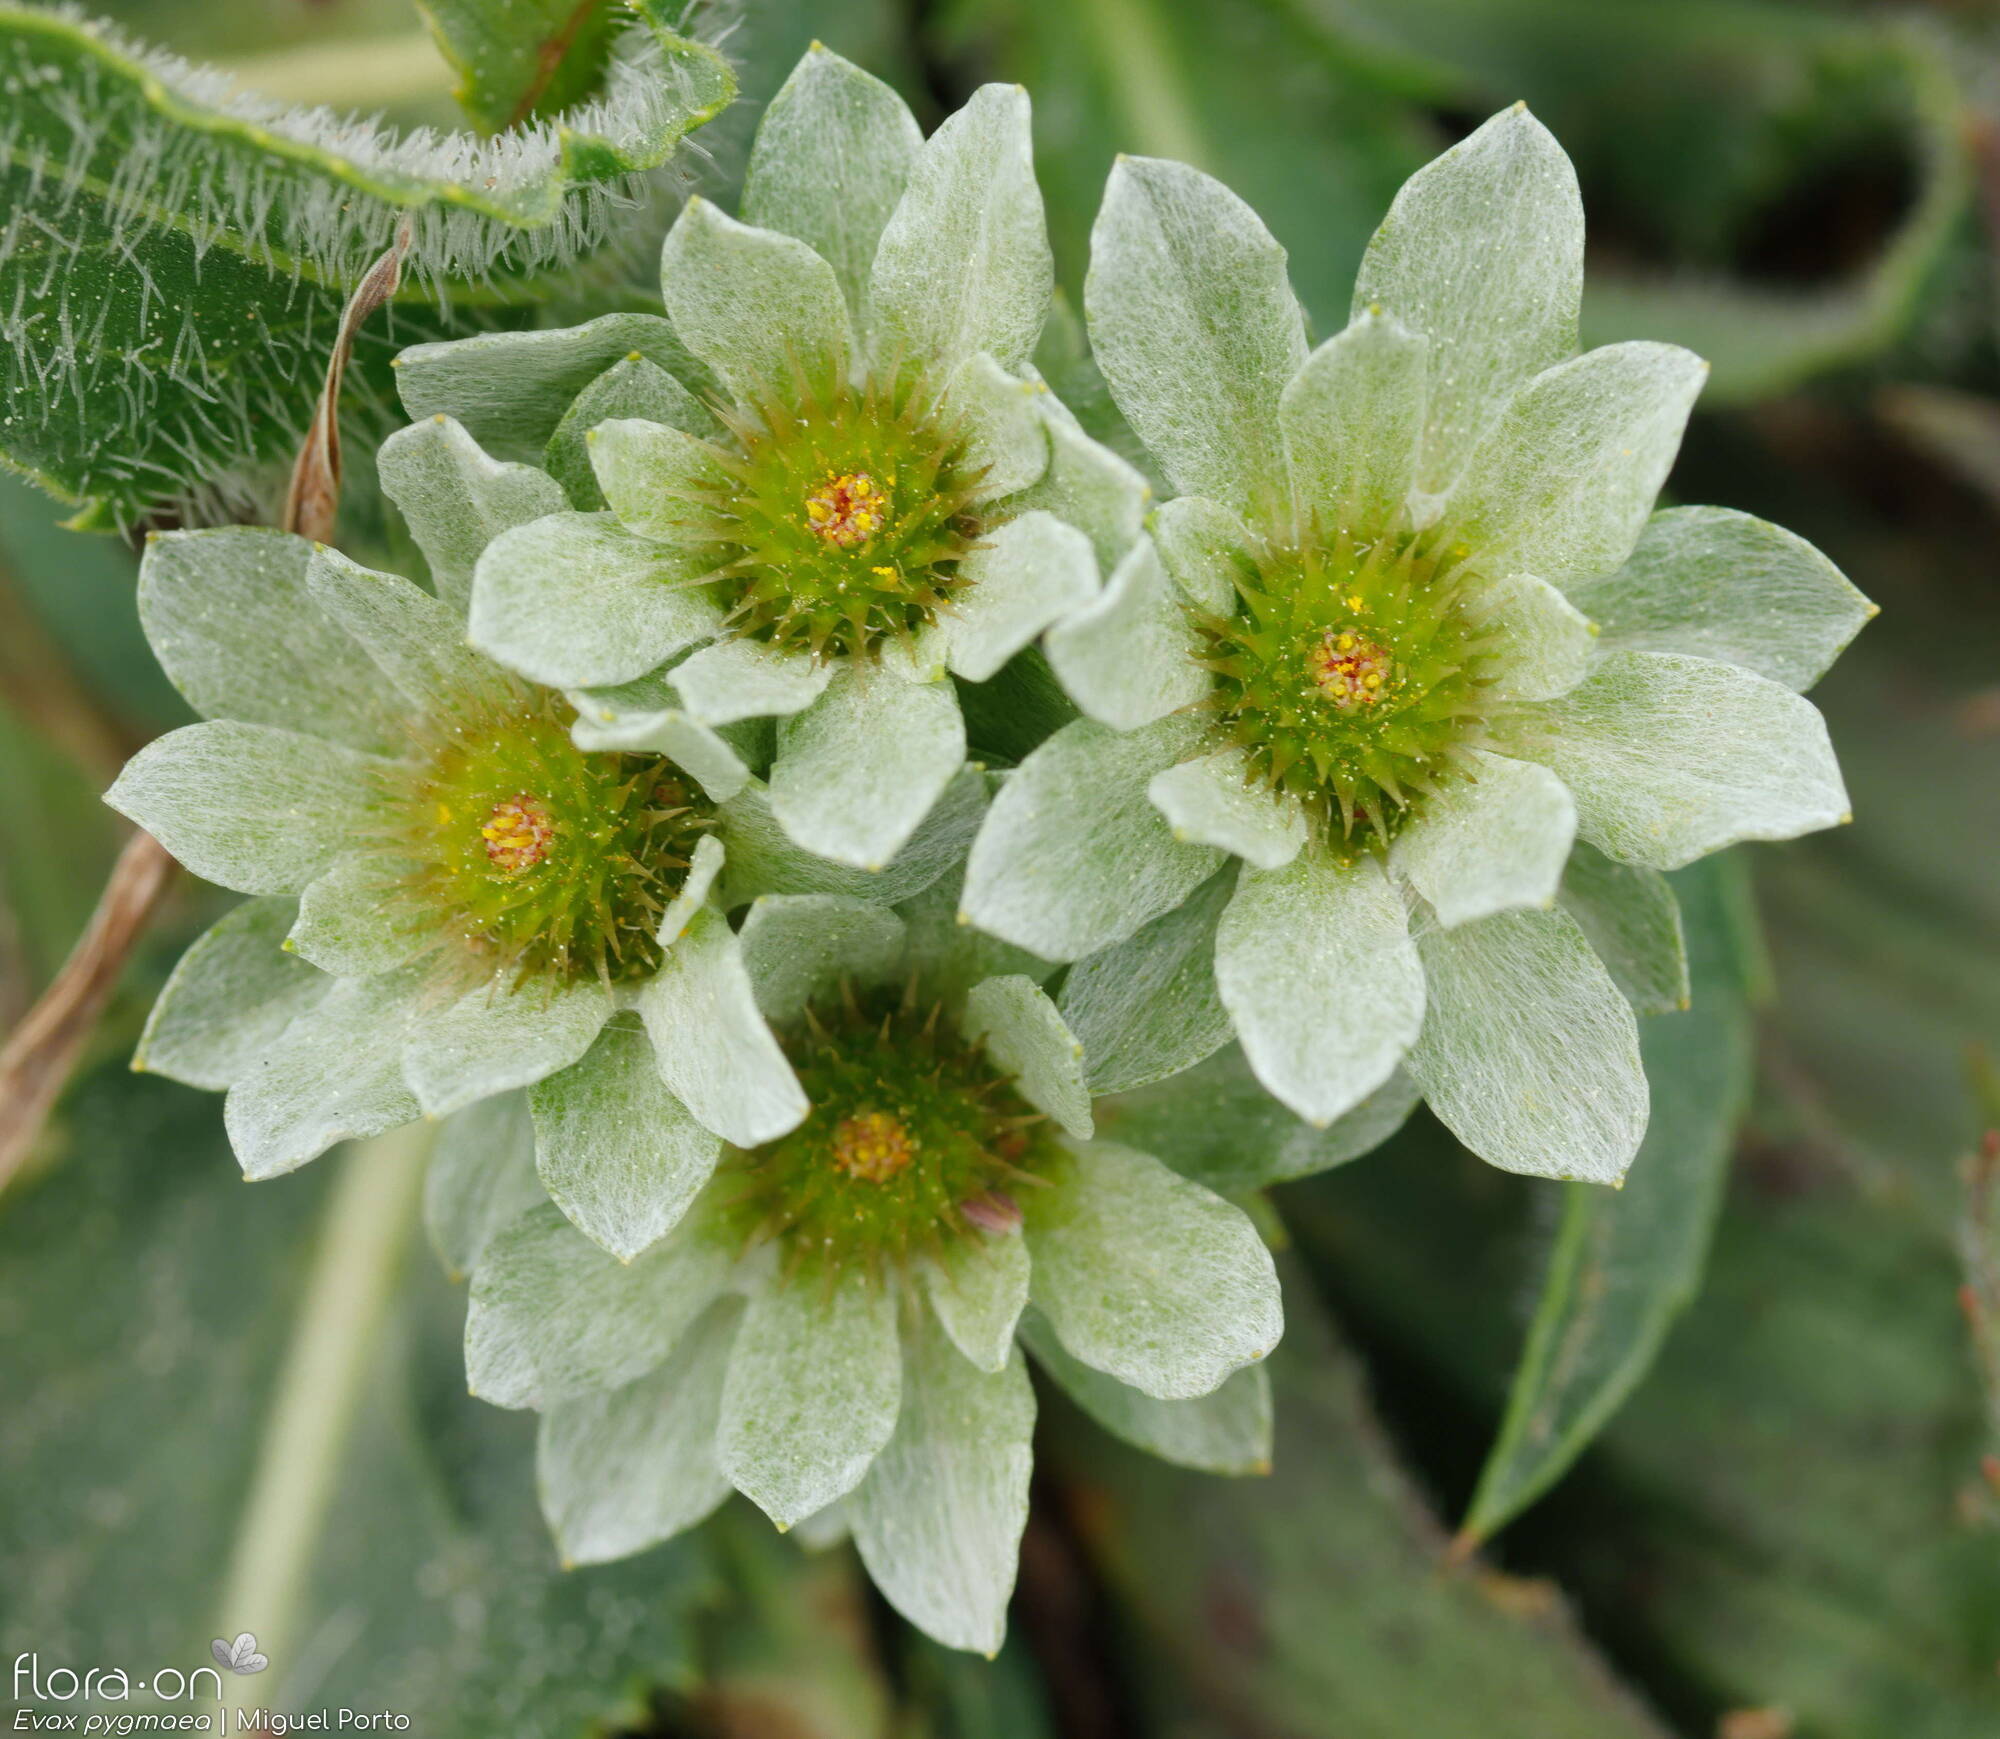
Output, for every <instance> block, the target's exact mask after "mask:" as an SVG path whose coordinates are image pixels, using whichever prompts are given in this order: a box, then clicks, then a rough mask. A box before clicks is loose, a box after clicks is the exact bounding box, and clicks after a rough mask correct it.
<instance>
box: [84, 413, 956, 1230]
mask: <svg viewBox="0 0 2000 1739" xmlns="http://www.w3.org/2000/svg"><path fill="white" fill-rule="evenodd" d="M381 471H382V476H383V478H384V481H385V484H386V485H387V486H388V488H389V489H390V491H391V492H392V493H393V494H394V495H395V497H396V499H397V501H398V502H399V504H400V506H401V507H402V509H403V511H404V513H405V515H406V517H407V518H408V520H409V522H410V524H411V526H412V528H413V530H414V531H415V532H416V534H417V536H418V538H419V540H420V542H422V543H423V544H424V546H425V547H426V548H427V549H429V550H431V551H432V552H433V556H434V575H435V577H436V579H437V582H438V584H439V586H440V589H441V590H442V591H443V592H444V594H445V596H444V597H443V598H440V597H436V596H433V595H432V594H430V593H427V592H425V591H423V590H421V589H420V588H418V587H417V586H415V585H413V584H411V583H410V582H409V581H407V580H404V579H400V578H398V577H397V576H395V575H393V574H379V573H372V572H370V571H368V570H366V569H363V568H359V567H357V566H355V565H354V564H353V563H351V562H349V561H347V560H346V558H344V557H342V556H340V555H339V554H338V553H336V552H334V551H332V550H329V549H325V548H323V547H315V546H312V545H309V544H307V543H305V542H304V541H303V540H301V539H299V538H295V537H291V536H288V535H286V534H283V533H279V532H273V531H261V530H254V529H248V528H233V529H225V530H218V531H208V532H193V533H178V534H169V535H165V536H160V537H156V538H154V539H152V540H151V541H150V542H149V544H148V548H147V552H146V559H145V562H144V565H143V568H142V571H141V576H140V593H139V601H140V611H141V615H142V618H143V620H144V622H145V626H146V629H147V633H148V635H149V637H150V638H151V640H152V643H153V646H154V649H155V651H156V652H157V653H158V655H159V657H160V660H161V663H162V664H163V665H164V666H165V668H166V670H167V673H168V675H169V676H170V677H172V679H173V680H174V682H175V683H176V684H177V685H178V686H179V688H180V689H181V691H182V693H183V694H184V695H186V697H187V698H188V700H189V701H190V702H191V703H192V704H193V705H194V706H195V707H196V709H197V710H198V711H200V712H202V713H204V714H205V715H207V719H208V722H206V723H201V724H195V725H189V726H186V727H184V728H183V729H181V730H178V731H174V732H171V733H169V734H168V735H167V736H165V737H163V738H161V739H159V740H158V741H156V742H154V743H152V744H151V745H149V746H148V747H147V748H146V749H144V750H142V751H141V752H140V754H138V755H137V756H135V757H134V759H133V760H132V761H131V763H130V764H129V765H128V766H127V767H126V769H125V771H124V772H123V774H121V775H120V777H119V779H118V781H117V783H116V785H114V787H113V788H112V790H111V791H110V793H109V794H108V798H107V800H108V801H109V802H110V803H111V804H112V805H113V806H114V807H116V808H118V809H119V810H121V811H122V812H123V813H125V814H126V815H129V816H130V817H131V818H132V819H133V820H135V821H137V822H138V823H139V824H140V825H141V826H143V827H145V828H147V829H148V830H149V831H150V832H152V833H153V834H154V835H155V836H156V837H157V838H158V839H160V841H161V842H162V843H163V844H165V845H166V846H167V848H168V849H169V850H170V851H172V852H173V853H174V854H175V855H176V856H177V857H179V858H180V859H181V861H182V862H183V863H185V864H186V865H187V866H188V867H189V868H191V869H193V870H194V871H195V872H196V873H197V874H200V875H202V876H205V877H206V878H207V879H209V880H211V881H215V882H219V883H221V884H222V885H224V886H226V887H230V888H234V889H237V890H239V891H241V892H243V893H247V894H251V895H254V896H257V897H255V898H253V899H252V900H251V901H249V902H248V903H247V904H245V905H244V906H241V907H239V908H238V909H237V910H235V911H234V912H232V913H231V914H230V915H229V916H227V917H226V918H224V919H223V920H222V921H221V922H220V923H219V924H218V925H217V926H216V927H215V928H214V929H213V930H211V931H210V932H209V933H208V935H206V936H205V937H203V938H202V939H201V940H200V941H199V942H197V943H196V944H195V945H194V947H193V948H192V949H190V951H189V952H188V954H187V955H186V957H185V958H184V959H183V960H182V961H181V963H180V965H179V967H178V968H177V969H176V971H175V973H174V975H173V977H172V979H171V980H170V982H169V983H168V985H167V987H166V989H165V991H164V992H163V993H162V995H161V997H160V1000H159V1002H158V1004H157V1005H156V1007H155V1008H154V1010H153V1013H152V1017H151V1020H150V1022H149V1024H148V1026H147V1029H146V1034H145V1037H144V1039H143V1040H142V1042H141V1045H140V1048H139V1055H138V1059H137V1066H139V1067H142V1068H146V1069H150V1070H154V1071H157V1072H159V1073H162V1074H167V1075H171V1076H173V1077H174V1078H176V1079H179V1080H183V1081H187V1082H190V1083H191V1084H194V1085H197V1086H202V1087H208V1088H211V1089H221V1090H226V1091H227V1093H228V1100H227V1105H226V1121H227V1124H228V1128H229V1133H230V1138H231V1140H232V1142H233V1144H234V1146H235V1148H236V1152H237V1156H238V1158H239V1160H240V1161H241V1162H242V1165H243V1168H244V1171H245V1173H246V1175H248V1176H250V1177H253V1178H262V1177H270V1176H274V1175H276V1174H279V1173H282V1172H286V1171H290V1170H292V1169H294V1168H296V1167H297V1166H299V1165H302V1164H304V1163H305V1162H306V1161H308V1160H310V1159H312V1158H313V1157H314V1156H315V1155H317V1154H319V1153H320V1152H322V1151H324V1150H325V1149H326V1148H327V1147H328V1146H330V1145H331V1144H332V1143H334V1142H336V1141H339V1140H343V1139H346V1138H350V1137H356V1136H366V1135H373V1134H377V1133H379V1132H381V1131H383V1130H386V1129H389V1128H393V1127H394V1126H396V1125H397V1124H400V1123H403V1122H406V1121H409V1120H410V1119H413V1118H415V1117H417V1116H419V1115H428V1116H441V1115H444V1114H445V1113H447V1112H450V1111H453V1110H456V1109H458V1108H460V1107H462V1106H465V1105H469V1104H472V1103H474V1102H476V1101H478V1100H480V1099H483V1098H486V1097H489V1096H491V1095H493V1094H497V1093H501V1092H505V1091H507V1090H509V1089H512V1088H517V1087H523V1086H527V1085H530V1084H533V1083H535V1082H538V1081H541V1080H542V1079H543V1078H545V1077H547V1076H551V1075H560V1074H561V1073H562V1072H563V1071H565V1070H568V1069H570V1068H571V1066H572V1065H575V1064H577V1062H578V1061H579V1059H581V1058H584V1057H585V1056H586V1054H587V1053H588V1052H589V1051H590V1049H591V1046H592V1043H593V1041H594V1040H595V1039H596V1037H597V1035H598V1033H599V1032H600V1031H601V1030H602V1029H603V1028H604V1026H605V1025H606V1023H607V1022H609V1021H611V1020H613V1019H614V1018H615V1017H618V1016H619V1015H620V1014H621V1013H623V1012H624V1011H628V1010H629V1011H631V1013H632V1017H633V1018H637V1019H639V1020H641V1021H643V1022H644V1023H646V1025H647V1026H648V1027H650V1028H651V1029H652V1030H655V1031H658V1032H661V1033H663V1034H665V1035H670V1042H666V1043H663V1045H662V1048H661V1051H660V1054H659V1057H658V1075H657V1079H658V1081H659V1082H660V1083H661V1084H660V1085H659V1086H658V1090H657V1091H658V1098H659V1101H660V1104H659V1106H658V1107H656V1108H655V1109H656V1111H657V1115H656V1116H655V1118H654V1121H653V1123H652V1125H651V1126H650V1128H649V1131H648V1139H649V1140H650V1141H652V1142H653V1143H654V1144H655V1145H656V1146H657V1147H658V1148H659V1149H660V1150H661V1151H662V1152H671V1153H672V1154H673V1155H675V1156H676V1157H677V1158H678V1159H679V1160H680V1161H681V1162H683V1163H684V1164H685V1165H686V1166H687V1167H688V1168H691V1169H690V1174H689V1175H690V1177H691V1178H693V1175H694V1172H695V1171H696V1170H698V1169H699V1167H700V1166H701V1165H702V1164H703V1163H704V1161H705V1162H706V1163H707V1164H710V1165H712V1164H713V1162H714V1159H715V1156H716V1154H717V1153H718V1152H719V1150H720V1148H721V1144H722V1141H723V1140H724V1139H725V1138H728V1139H732V1140H736V1141H743V1142H754V1141H760V1140H764V1139H767V1138H769V1137H770V1136H771V1135H773V1134H775V1133H778V1132H780V1131H782V1130H783V1129H785V1128H788V1127H789V1126H790V1124H791V1123H793V1122H796V1121H797V1120H798V1118H799V1117H801V1116H803V1115H804V1113H805V1103H804V1100H803V1099H802V1097H801V1096H800V1093H799V1089H798V1086H797V1083H796V1082H795V1081H794V1080H793V1078H792V1075H791V1072H790V1070H789V1068H788V1067H787V1065H786V1063H785V1061H784V1058H783V1057H782V1056H781V1055H780V1054H779V1053H778V1052H777V1050H776V1049H775V1047H774V1046H773V1045H772V1043H771V1041H770V1038H769V1035H768V1034H767V1033H766V1032H765V1030H764V1028H763V1025H762V1023H761V1022H760V1021H759V1019H758V1017H757V1012H756V1008H755V1005H754V1003H753V1002H752V1001H751V997H750V991H749V988H748V984H747V981H746V980H745V978H744V976H743V972H742V968H741V965H740V962H739V961H738V959H737V954H736V947H735V939H734V936H733V935H732V933H731V932H730V931H729V929H728V926H727V924H726V923H724V922H723V921H722V920H721V918H720V917H719V915H718V914H719V910H720V909H721V908H722V907H724V906H726V905H731V904H740V903H742V902H743V901H745V900H747V899H749V898H751V897H753V896H754V895H755V894H757V893H758V892H760V891H763V890H765V889H770V888H776V889H795V890H822V889H832V890H851V889H852V888H853V886H854V885H855V884H856V883H857V882H859V881H862V880H864V879H865V880H866V881H867V882H868V885H869V886H870V888H871V890H876V891H880V892H882V893H884V894H885V895H886V896H887V897H891V898H894V897H898V896H899V895H907V894H908V893H910V892H913V891H915V890H916V889H918V888H920V887H923V886H925V885H927V884H928V882H929V881H930V880H931V879H933V878H934V877H935V876H937V875H938V874H940V873H941V872H942V871H943V870H944V869H945V868H946V867H948V866H949V865H950V864H951V863H953V862H954V861H956V860H957V859H958V858H959V857H960V856H962V854H963V851H964V846H965V841H966V838H967V837H968V835H969V831H970V828H971V826H972V825H973V823H974V821H975V819H976V816H977V813H978V809H979V806H980V804H981V802H982V801H983V794H982V792H981V790H980V788H979V784H978V780H977V778H976V776H975V775H972V774H970V773H968V774H967V775H966V777H965V780H964V781H963V782H962V783H961V786H960V790H959V794H958V796H957V797H956V798H953V799H949V800H947V801H946V802H945V803H943V804H941V805H939V806H938V808H937V809H936V810H935V811H934V813H933V817H932V825H931V826H930V828H929V829H928V830H927V831H926V832H925V833H923V834H921V835H920V836H919V837H918V838H917V839H915V840H914V841H913V842H912V843H911V845H910V847H909V849H908V850H906V851H905V852H904V853H903V854H902V855H901V856H900V857H899V858H898V859H897V860H896V862H894V863H893V864H891V865H890V866H889V867H888V869H887V870H886V871H884V872H883V873H882V874H881V875H879V876H875V877H872V878H861V877H859V876H857V875H856V874H855V873H854V872H851V871H843V870H841V869H839V868H838V867H837V866H834V865H830V864H826V863H823V862H821V861H819V860H816V859H813V858H811V857H809V856H808V855H807V854H806V853H804V852H801V851H800V850H798V849H797V848H796V847H794V846H792V845H790V844H789V842H787V841H786V839H785V837H784V835H783V833H782V832H781V831H780V830H779V829H778V828H776V827H775V826H774V825H773V823H772V822H771V819H770V813H769V806H768V800H767V797H766V794H765V791H764V788H763V785H762V782H761V781H760V780H758V779H757V778H756V777H755V776H754V775H753V774H752V773H751V771H750V769H749V767H748V766H747V765H746V764H745V761H744V760H743V759H742V758H741V757H740V756H739V753H738V747H737V746H736V745H732V744H731V743H730V742H729V741H728V740H727V738H726V737H725V736H724V735H723V734H721V733H719V732H715V731H710V730H708V729H706V728H705V727H702V726H700V725H696V724H693V723H691V722H686V721H682V722H681V723H680V724H679V725H678V726H677V727H676V728H674V729H672V730H668V731H663V732H661V733H656V734H659V735H662V736H664V737H670V738H671V740H672V741H673V743H674V744H675V746H676V747H675V749H674V750H667V749H664V748H660V747H658V746H657V745H656V746H654V747H652V748H649V749H646V750H643V751H632V752H625V751H613V752H598V751H592V750H585V749H580V748H578V747H577V746H576V745H575V744H574V743H573V742H572V741H571V740H570V736H569V729H570V725H571V723H572V720H573V716H574V715H573V713H572V712H571V709H570V708H569V707H568V705H567V703H565V702H563V701H562V700H561V698H560V697H559V696H556V695H554V694H552V693H550V692H549V691H546V690H538V689H535V688H534V687H532V686H531V685H528V684H525V683H523V682H521V681H520V680H519V679H518V678H516V677H514V676H512V675H510V674H509V673H507V672H505V671H503V670H501V669H500V668H499V667H498V666H496V665H493V664H491V663H489V662H488V661H486V660H485V659H483V658H481V657H480V656H479V655H478V654H477V653H475V652H472V651H471V650H469V649H468V648H467V647H466V646H465V644H464V619H463V616H462V614H460V611H459V609H458V608H455V607H454V605H453V604H452V603H451V602H450V599H451V598H452V597H453V596H459V597H462V595H463V593H462V590H456V591H455V589H454V575H456V574H459V573H461V571H462V565H469V562H470V560H471V558H472V557H473V556H474V555H476V553H477V551H478V550H479V548H480V547H482V545H483V544H484V543H485V541H486V540H487V538H488V537H489V536H490V535H491V534H492V533H493V532H494V531H495V530H497V529H499V528H500V527H503V526H505V525H508V524H513V523H518V522H519V521H521V520H524V519H531V518H534V517H535V516H537V515H539V514H542V513H545V512H546V511H548V510H549V509H550V508H551V507H553V506H555V505H556V504H558V503H559V502H560V501H561V499H562V493H561V490H560V489H559V487H558V486H557V484H556V483H555V481H554V480H553V479H552V478H551V477H549V476H548V475H547V473H545V472H541V471H537V470H535V469H533V468H531V467H529V466H525V465H511V464H501V463H497V462H495V461H493V460H491V459H490V458H488V457H487V456H486V455H485V454H484V453H482V452H481V451H480V450H479V448H478V447H477V446H476V445H475V444H474V443H473V442H472V440H471V438H470V437H469V436H467V435H466V434H465V433H464V431H463V430H462V429H459V428H457V427H456V426H455V425H451V424H448V423H440V422H431V423H425V424H421V425H419V426H418V427H416V428H414V429H410V430H406V431H404V432H403V433H402V434H401V435H398V436H396V437H393V438H392V439H391V440H390V442H389V443H387V445H385V447H384V448H383V451H382V455H381ZM696 1010H698V1011H700V1012H699V1017H698V1018H697V1017H696V1015H695V1013H694V1012H693V1011H696ZM669 1085H671V1086H672V1087H673V1088H674V1089H675V1090H676V1092H677V1093H678V1095H679V1096H678V1097H675V1096H674V1094H672V1093H670V1092H669V1091H668V1087H669ZM625 1109H626V1108H624V1107H619V1106H611V1107H607V1108H606V1110H605V1112H604V1115H606V1116H609V1117H616V1116H619V1115H622V1114H623V1113H624V1110H625ZM695 1181H698V1179H696V1180H695ZM693 1188H694V1181H691V1182H690V1183H689V1185H688V1193H692V1190H693ZM551 1189H552V1192H553V1193H554V1194H555V1195H556V1197H557V1199H558V1200H561V1201H563V1202H564V1204H565V1206H566V1207H567V1208H568V1209H569V1211H570V1212H571V1213H572V1214H573V1215H574V1216H575V1218H576V1219H577V1221H578V1223H579V1224H580V1225H583V1226H584V1227H585V1228H586V1229H587V1230H588V1231H589V1232H590V1234H591V1235H592V1236H593V1237H596V1238H598V1239H599V1240H600V1241H601V1242H602V1243H603V1244H604V1245H605V1246H606V1247H607V1248H608V1249H611V1250H614V1251H616V1252H617V1253H619V1254H620V1255H629V1254H631V1253H632V1252H633V1251H635V1250H637V1249H639V1248H642V1247H643V1246H644V1245H645V1244H646V1243H647V1242H648V1241H650V1239H652V1238H654V1237H657V1236H658V1235H659V1234H660V1233H661V1232H663V1231H664V1230H665V1229H666V1228H667V1226H669V1225H671V1224H672V1221H673V1217H674V1215H675V1213H677V1212H678V1206H677V1205H675V1204H671V1203H669V1202H668V1201H666V1200H665V1199H664V1198H659V1199H653V1200H650V1201H648V1202H646V1203H645V1204H643V1207H644V1210H645V1213H647V1214H650V1215H651V1216H652V1217H651V1218H645V1217H639V1218H634V1217H633V1215H634V1211H635V1210H634V1209H633V1207H632V1204H630V1203H628V1202H624V1201H607V1200H603V1199H600V1198H598V1197H595V1196H592V1195H590V1194H589V1193H588V1192H582V1193H578V1192H574V1191H570V1192H566V1191H565V1190H564V1188H563V1187H562V1183H561V1179H560V1178H559V1177H558V1178H554V1179H552V1180H551ZM682 1201H683V1202H684V1201H685V1196H683V1197H682Z"/></svg>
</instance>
